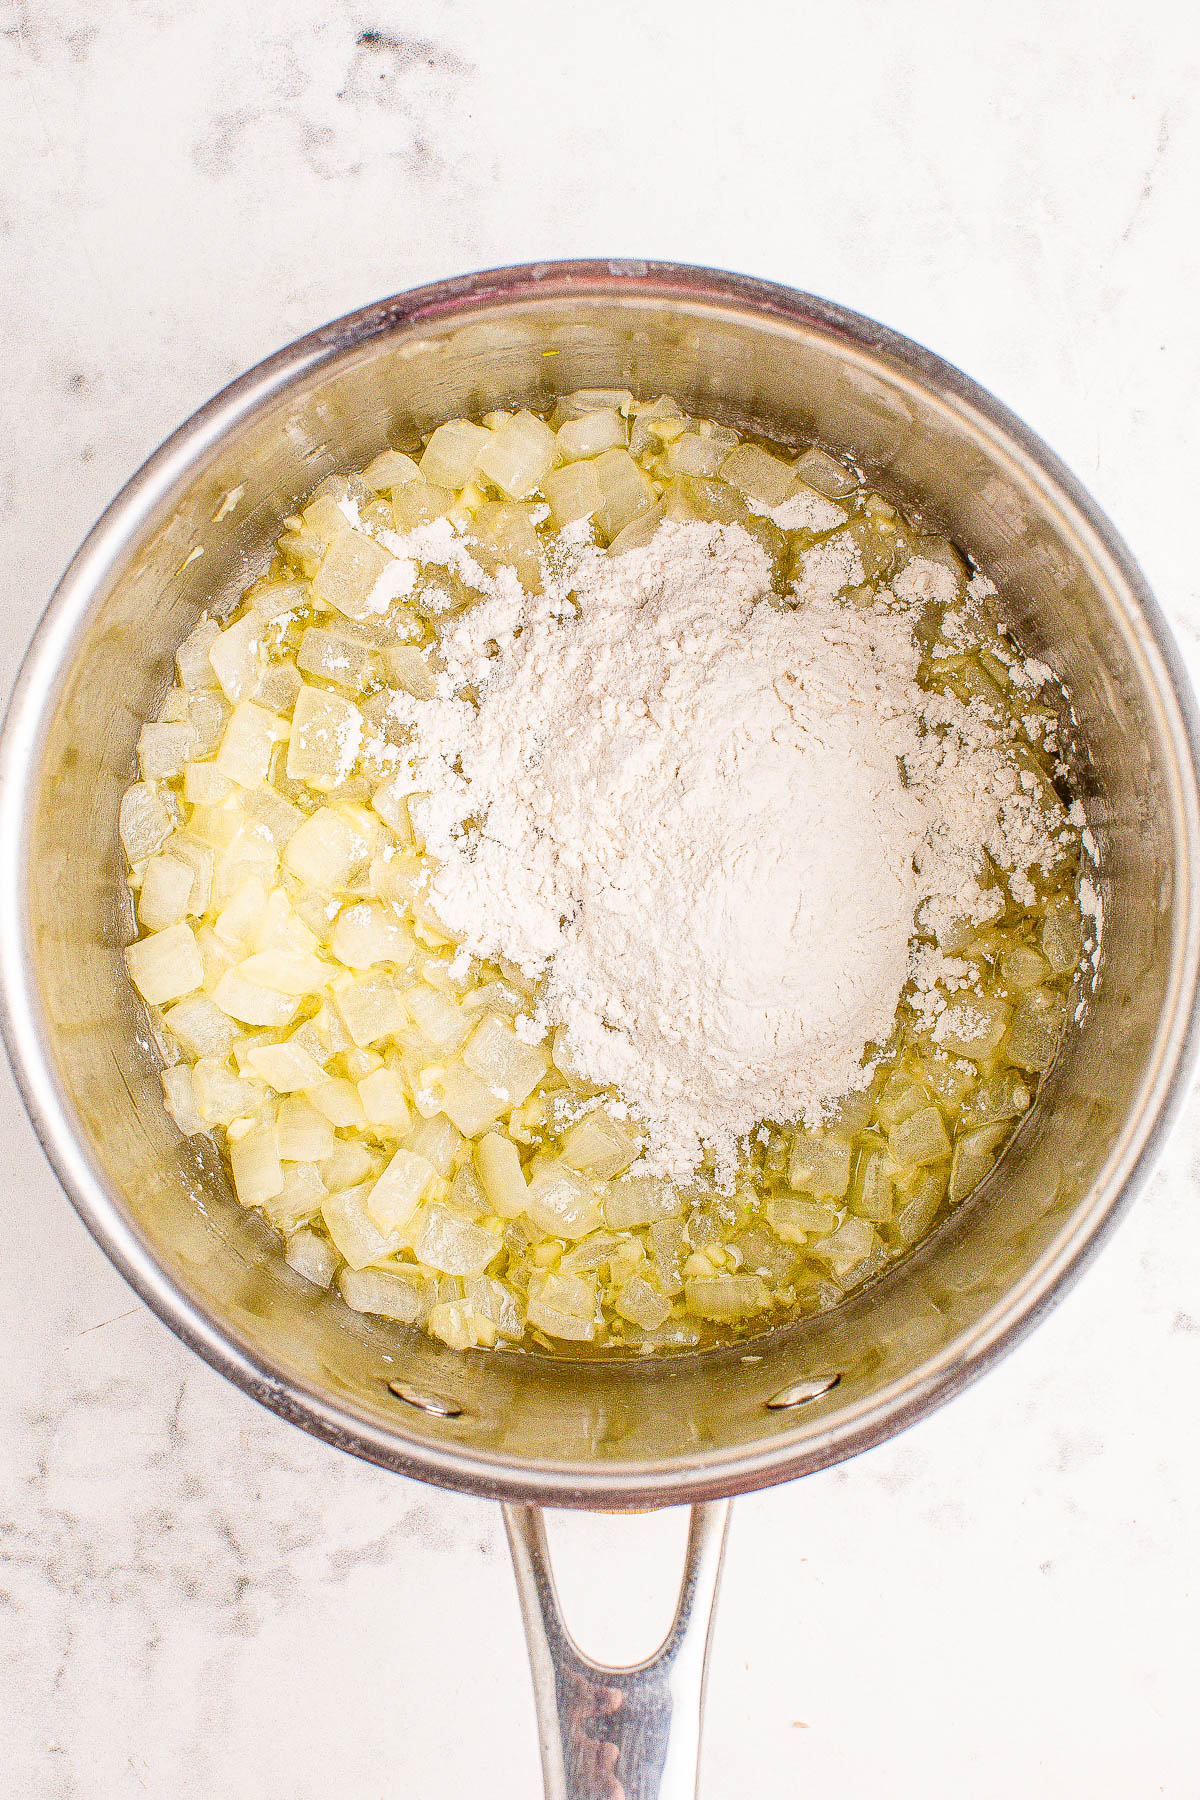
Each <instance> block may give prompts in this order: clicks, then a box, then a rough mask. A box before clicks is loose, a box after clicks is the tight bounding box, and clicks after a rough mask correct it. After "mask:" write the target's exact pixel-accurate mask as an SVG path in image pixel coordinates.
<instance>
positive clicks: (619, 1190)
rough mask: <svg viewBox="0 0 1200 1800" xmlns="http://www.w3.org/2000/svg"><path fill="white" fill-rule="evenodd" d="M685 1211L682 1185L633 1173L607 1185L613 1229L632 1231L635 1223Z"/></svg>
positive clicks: (608, 1213)
mask: <svg viewBox="0 0 1200 1800" xmlns="http://www.w3.org/2000/svg"><path fill="white" fill-rule="evenodd" d="M564 1154H565V1153H564ZM682 1211H683V1196H682V1194H681V1193H680V1192H679V1189H678V1188H677V1187H675V1186H674V1185H673V1184H672V1183H671V1182H669V1181H659V1180H656V1179H655V1178H654V1177H653V1176H650V1175H633V1176H630V1177H629V1179H628V1180H626V1181H615V1182H613V1184H612V1186H611V1187H609V1188H606V1189H605V1194H604V1223H605V1224H606V1225H607V1226H608V1227H609V1229H610V1230H611V1231H628V1230H630V1229H631V1227H633V1226H635V1225H652V1224H653V1223H654V1222H655V1220H656V1219H674V1218H678V1216H679V1215H680V1213H682Z"/></svg>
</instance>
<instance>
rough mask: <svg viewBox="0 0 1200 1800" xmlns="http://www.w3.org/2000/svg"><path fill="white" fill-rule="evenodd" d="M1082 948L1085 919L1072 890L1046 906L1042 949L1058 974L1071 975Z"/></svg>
mask: <svg viewBox="0 0 1200 1800" xmlns="http://www.w3.org/2000/svg"><path fill="white" fill-rule="evenodd" d="M1082 951H1083V922H1082V920H1081V918H1080V916H1079V908H1078V906H1077V905H1076V903H1075V900H1074V898H1073V897H1072V896H1071V895H1070V894H1061V895H1060V896H1059V897H1058V899H1057V900H1054V901H1053V902H1052V903H1051V904H1050V905H1049V906H1048V907H1047V908H1046V916H1045V918H1044V919H1043V921H1042V953H1043V955H1044V956H1045V958H1046V961H1047V962H1048V963H1049V964H1050V967H1051V968H1052V969H1053V970H1054V972H1055V974H1057V975H1069V974H1070V972H1071V970H1072V969H1073V968H1074V967H1075V965H1076V963H1077V962H1078V961H1079V958H1080V955H1081V954H1082Z"/></svg>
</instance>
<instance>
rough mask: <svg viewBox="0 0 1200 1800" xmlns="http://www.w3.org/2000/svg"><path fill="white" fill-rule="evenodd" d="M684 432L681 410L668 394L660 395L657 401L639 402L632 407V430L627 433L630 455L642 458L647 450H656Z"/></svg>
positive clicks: (684, 422)
mask: <svg viewBox="0 0 1200 1800" xmlns="http://www.w3.org/2000/svg"><path fill="white" fill-rule="evenodd" d="M686 430H687V419H686V417H685V416H684V411H683V408H682V407H681V406H680V404H679V402H678V400H672V398H671V396H670V395H669V394H661V395H660V396H659V398H658V399H657V400H651V401H645V400H643V401H640V402H639V403H638V405H637V406H635V407H634V420H633V428H632V430H631V431H630V433H629V450H630V454H631V455H632V456H642V455H644V454H645V452H646V451H648V450H649V451H654V450H657V449H658V448H659V447H660V446H661V445H662V444H665V443H668V442H669V441H670V440H672V439H673V438H677V437H682V436H683V433H684V432H685V431H686Z"/></svg>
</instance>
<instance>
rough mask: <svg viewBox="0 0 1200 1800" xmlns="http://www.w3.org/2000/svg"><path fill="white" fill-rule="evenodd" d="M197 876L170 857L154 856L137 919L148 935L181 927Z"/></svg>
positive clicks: (145, 881) (143, 880) (178, 860)
mask: <svg viewBox="0 0 1200 1800" xmlns="http://www.w3.org/2000/svg"><path fill="white" fill-rule="evenodd" d="M194 881H195V876H194V874H193V873H192V870H191V869H190V868H189V867H188V865H187V863H185V862H182V861H180V859H179V858H178V857H177V856H171V855H170V854H169V853H168V854H166V855H163V856H152V857H151V858H150V860H149V862H148V863H147V864H146V873H145V874H144V875H143V877H142V890H141V893H140V894H139V895H138V906H137V913H138V918H139V919H140V920H141V922H142V924H143V925H144V926H145V927H146V929H147V931H163V930H165V928H166V927H167V926H168V925H178V923H179V922H180V920H181V919H182V918H183V917H184V915H185V914H186V912H187V910H188V903H189V901H190V900H191V896H192V885H193V883H194Z"/></svg>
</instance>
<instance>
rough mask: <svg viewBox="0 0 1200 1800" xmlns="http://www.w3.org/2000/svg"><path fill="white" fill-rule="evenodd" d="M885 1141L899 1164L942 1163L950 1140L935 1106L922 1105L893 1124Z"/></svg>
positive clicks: (947, 1153)
mask: <svg viewBox="0 0 1200 1800" xmlns="http://www.w3.org/2000/svg"><path fill="white" fill-rule="evenodd" d="M888 1144H889V1145H890V1147H891V1152H892V1155H893V1156H894V1157H895V1158H896V1161H897V1162H899V1163H915V1164H922V1163H932V1162H941V1161H942V1159H943V1157H947V1156H949V1154H950V1139H949V1137H948V1136H947V1135H946V1127H945V1125H944V1124H943V1123H942V1115H941V1113H940V1112H939V1111H938V1109H937V1107H936V1106H925V1107H922V1109H921V1111H920V1112H915V1113H912V1114H910V1115H909V1117H908V1118H907V1119H902V1120H901V1121H900V1123H899V1124H898V1125H894V1126H893V1127H892V1129H891V1131H889V1133H888Z"/></svg>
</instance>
